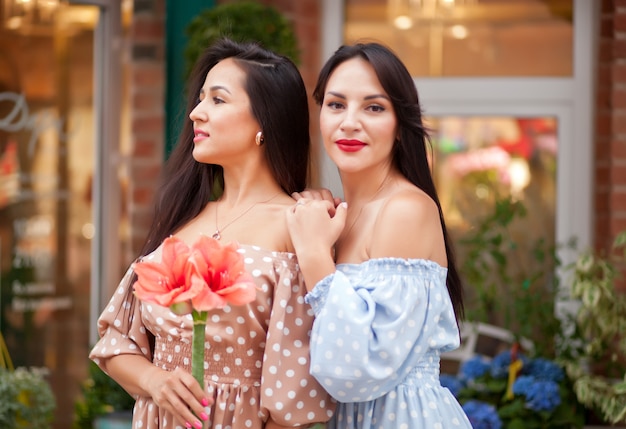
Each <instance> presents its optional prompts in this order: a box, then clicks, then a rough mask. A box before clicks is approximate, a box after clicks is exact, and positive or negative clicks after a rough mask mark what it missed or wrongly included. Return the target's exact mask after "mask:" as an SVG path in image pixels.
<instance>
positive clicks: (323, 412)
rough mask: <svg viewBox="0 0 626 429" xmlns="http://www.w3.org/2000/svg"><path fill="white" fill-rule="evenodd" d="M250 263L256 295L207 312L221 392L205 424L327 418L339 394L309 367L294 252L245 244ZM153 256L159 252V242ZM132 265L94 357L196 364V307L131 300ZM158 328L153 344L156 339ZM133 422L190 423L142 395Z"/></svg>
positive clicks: (209, 361) (215, 391)
mask: <svg viewBox="0 0 626 429" xmlns="http://www.w3.org/2000/svg"><path fill="white" fill-rule="evenodd" d="M240 252H241V253H242V254H243V255H244V258H245V264H246V269H247V270H248V271H249V272H250V273H251V274H252V276H253V277H254V279H255V282H256V284H257V286H258V292H257V297H256V300H255V301H253V302H251V303H249V304H247V305H244V306H232V307H231V306H226V307H225V308H223V309H219V310H213V311H211V312H209V316H208V319H207V327H206V342H205V353H204V359H205V360H204V367H205V379H206V381H207V383H208V385H209V390H210V391H211V394H212V395H213V398H214V400H215V402H214V404H213V406H212V408H211V410H210V412H209V413H208V414H209V424H208V425H207V424H205V426H204V427H205V428H206V427H208V428H215V429H218V428H220V429H228V428H231V429H237V428H246V429H247V428H252V429H254V428H263V427H264V426H265V422H266V421H267V419H268V418H269V417H270V416H271V418H272V420H273V421H274V422H276V423H278V424H279V425H283V426H288V427H295V426H305V427H306V426H309V425H313V424H315V423H317V422H325V421H327V420H328V419H329V418H330V416H331V415H332V412H333V410H334V402H333V401H332V400H331V399H329V398H330V397H329V396H328V395H327V393H326V392H325V391H324V389H323V388H321V387H320V385H319V384H318V383H317V381H316V380H315V379H314V378H312V377H311V376H310V375H309V335H310V331H311V326H312V323H313V312H312V310H311V308H310V307H309V305H307V304H306V303H305V302H304V295H305V293H306V289H305V287H304V285H303V280H302V275H301V273H300V270H299V268H298V264H297V260H296V257H295V255H293V254H291V253H285V252H273V251H269V250H265V249H261V248H259V247H255V246H247V245H241V246H240ZM150 257H152V258H159V257H160V255H159V250H157V251H156V252H155V253H154V254H153V255H151V256H150ZM132 277H133V273H132V271H131V270H129V271H128V272H127V273H126V275H125V276H124V279H122V282H121V283H120V286H119V288H118V289H117V291H116V292H115V294H114V296H113V297H112V298H111V301H110V302H109V304H108V306H107V307H106V308H105V310H104V311H103V313H102V315H101V316H100V318H99V320H98V330H99V333H100V336H101V338H100V340H99V341H98V343H97V344H96V345H95V346H94V348H93V349H92V351H91V353H90V356H89V357H90V358H91V359H93V360H94V361H95V362H96V363H97V364H99V365H101V366H102V363H103V362H104V361H106V359H108V358H110V357H112V356H115V355H119V354H136V355H144V356H145V357H146V358H147V359H149V360H151V361H152V362H153V363H154V365H156V366H159V367H161V368H163V369H166V370H169V371H171V370H174V369H175V368H176V367H183V368H185V369H187V370H188V371H191V340H192V322H193V321H192V318H191V315H187V316H178V315H175V314H173V313H172V312H171V311H170V310H169V309H168V308H165V307H161V306H158V305H156V304H152V303H147V302H137V303H136V305H134V306H130V304H129V302H128V293H127V292H128V287H130V285H129V283H130V281H131V279H132ZM151 336H154V340H155V341H154V349H153V350H152V349H151V346H150V340H151ZM132 427H133V429H157V428H158V429H184V427H183V426H182V425H180V424H179V423H176V422H175V421H174V420H173V418H172V416H171V415H170V414H169V413H167V412H165V411H161V410H159V409H158V407H157V406H156V405H155V404H154V402H153V401H152V399H151V398H146V397H138V398H137V401H136V403H135V409H134V412H133V426H132Z"/></svg>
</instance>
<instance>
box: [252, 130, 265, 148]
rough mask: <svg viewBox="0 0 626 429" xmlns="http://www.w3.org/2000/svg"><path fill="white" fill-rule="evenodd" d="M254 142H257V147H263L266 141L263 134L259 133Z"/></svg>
mask: <svg viewBox="0 0 626 429" xmlns="http://www.w3.org/2000/svg"><path fill="white" fill-rule="evenodd" d="M254 141H255V142H256V145H257V146H261V145H262V144H263V143H264V142H265V139H264V138H263V132H261V131H259V132H258V133H256V137H255V138H254Z"/></svg>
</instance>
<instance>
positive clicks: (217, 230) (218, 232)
mask: <svg viewBox="0 0 626 429" xmlns="http://www.w3.org/2000/svg"><path fill="white" fill-rule="evenodd" d="M281 193H282V191H280V192H278V193H277V194H275V195H273V196H272V197H271V198H269V199H267V200H263V201H257V202H256V203H254V204H252V205H251V206H250V207H248V208H247V209H246V210H244V212H243V213H241V214H240V215H239V216H237V217H236V218H234V219H233V220H231V221H230V222H228V223H227V224H226V225H224V226H223V227H221V228H220V227H219V225H218V223H217V207H218V204H217V203H218V202H217V201H216V202H215V232H214V233H213V235H212V236H211V237H213V238H214V239H216V240H219V239H221V238H222V234H221V233H222V232H223V231H224V230H225V229H226V228H228V227H229V226H230V225H232V224H233V223H234V222H235V221H236V220H238V219H239V218H241V217H243V215H245V214H246V213H248V212H249V211H250V210H252V209H253V208H254V207H255V206H256V205H257V204H265V203H269V202H270V201H272V200H273V199H274V198H276V197H277V196H279V195H280V194H281Z"/></svg>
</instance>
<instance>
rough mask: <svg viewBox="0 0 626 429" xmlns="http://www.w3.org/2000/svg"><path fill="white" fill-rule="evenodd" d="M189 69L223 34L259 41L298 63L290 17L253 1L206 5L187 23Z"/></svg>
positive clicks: (187, 60)
mask: <svg viewBox="0 0 626 429" xmlns="http://www.w3.org/2000/svg"><path fill="white" fill-rule="evenodd" d="M186 30H187V36H188V42H187V46H186V48H185V59H186V62H187V72H188V73H189V72H190V71H191V68H192V67H193V65H194V64H195V62H196V60H197V59H198V57H199V56H200V55H201V53H202V52H203V51H204V50H205V49H206V48H207V47H209V46H210V45H211V44H212V43H213V42H214V41H215V40H217V39H218V38H220V37H224V36H226V37H230V38H231V39H233V40H235V41H238V42H258V43H260V44H261V45H262V46H263V47H265V48H267V49H270V50H272V51H275V52H277V53H279V54H282V55H285V56H287V57H289V58H290V59H291V60H292V61H293V62H294V63H296V64H298V63H299V51H298V43H297V39H296V35H295V32H294V30H293V27H292V25H291V23H290V22H289V20H288V19H287V18H286V17H285V16H283V15H282V14H281V13H280V12H278V11H277V10H276V9H275V8H273V7H271V6H264V5H263V4H261V3H257V2H252V1H237V2H231V3H224V4H221V5H218V6H216V7H214V8H211V9H207V10H205V11H203V12H201V13H200V14H198V16H196V17H195V18H194V19H193V20H192V21H191V22H190V23H189V25H188V26H187V29H186Z"/></svg>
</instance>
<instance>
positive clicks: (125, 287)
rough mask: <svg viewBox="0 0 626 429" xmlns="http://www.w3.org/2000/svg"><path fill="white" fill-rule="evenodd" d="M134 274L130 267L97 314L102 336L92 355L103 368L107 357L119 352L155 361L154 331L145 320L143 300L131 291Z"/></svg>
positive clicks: (90, 356) (90, 355)
mask: <svg viewBox="0 0 626 429" xmlns="http://www.w3.org/2000/svg"><path fill="white" fill-rule="evenodd" d="M134 277H135V276H134V271H133V270H132V268H129V269H128V271H126V274H125V275H124V277H123V278H122V280H121V282H120V283H119V285H118V287H117V289H116V291H115V293H114V294H113V296H112V297H111V300H110V301H109V303H108V304H107V306H106V308H105V309H104V311H103V312H102V314H101V315H100V317H99V318H98V333H99V335H100V339H99V340H98V342H97V343H96V344H95V345H94V347H93V348H92V350H91V352H90V353H89V358H90V359H92V360H93V361H94V362H95V363H96V364H97V365H98V366H100V367H101V368H103V366H104V365H103V362H104V361H106V360H107V359H109V358H111V357H113V356H117V355H120V354H133V355H143V356H145V357H146V359H148V360H150V361H152V347H151V342H152V338H151V337H152V334H150V333H149V332H148V330H147V329H146V327H145V326H144V324H143V321H142V318H141V312H140V306H141V302H140V301H139V300H137V299H136V298H135V296H134V295H133V293H132V284H133V281H134Z"/></svg>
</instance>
